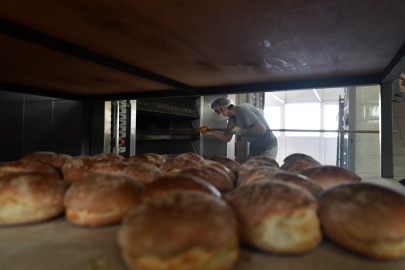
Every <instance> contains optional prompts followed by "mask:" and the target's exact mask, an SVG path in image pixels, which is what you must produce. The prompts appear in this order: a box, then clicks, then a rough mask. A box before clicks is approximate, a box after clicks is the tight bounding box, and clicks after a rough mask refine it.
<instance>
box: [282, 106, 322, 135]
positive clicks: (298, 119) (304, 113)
mask: <svg viewBox="0 0 405 270" xmlns="http://www.w3.org/2000/svg"><path fill="white" fill-rule="evenodd" d="M320 106H321V104H320V103H297V104H286V105H285V128H286V129H320V124H321V121H320V114H321V107H320ZM285 135H286V136H288V137H297V136H303V137H314V136H315V137H319V136H320V133H319V132H286V134H285Z"/></svg>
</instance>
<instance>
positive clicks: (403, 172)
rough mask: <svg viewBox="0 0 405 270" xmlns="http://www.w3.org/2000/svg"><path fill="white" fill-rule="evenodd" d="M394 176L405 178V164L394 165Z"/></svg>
mask: <svg viewBox="0 0 405 270" xmlns="http://www.w3.org/2000/svg"><path fill="white" fill-rule="evenodd" d="M394 178H395V179H404V178H405V167H404V166H394Z"/></svg>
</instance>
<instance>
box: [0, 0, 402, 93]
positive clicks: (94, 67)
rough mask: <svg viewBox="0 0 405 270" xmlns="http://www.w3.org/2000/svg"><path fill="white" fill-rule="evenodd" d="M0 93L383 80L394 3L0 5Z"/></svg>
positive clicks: (394, 60)
mask: <svg viewBox="0 0 405 270" xmlns="http://www.w3.org/2000/svg"><path fill="white" fill-rule="evenodd" d="M0 4H1V9H0V40H1V42H0V59H1V66H0V89H3V90H9V91H15V92H24V93H30V94H38V95H47V96H55V97H61V98H70V99H104V100H109V99H118V98H119V99H124V98H131V99H135V98H151V97H165V96H190V95H191V96H192V95H211V94H229V93H244V92H260V91H281V90H291V89H312V88H326V87H342V86H349V85H366V84H381V83H385V82H391V81H393V80H394V79H396V78H397V77H398V76H399V74H400V73H402V72H403V71H404V70H405V60H404V59H405V27H404V25H405V16H404V12H403V9H401V6H403V1H402V0H401V1H399V0H391V1H380V0H358V1H352V0H328V1H324V0H301V1H298V0H295V1H293V0H283V1H277V0H268V1H266V0H220V1H218V0H204V1H201V0H174V1H169V0H148V1H133V0H120V1H112V0H97V1H95V0H87V1H79V0H59V1H55V0H52V1H51V0H38V1H31V0H13V1H6V0H0Z"/></svg>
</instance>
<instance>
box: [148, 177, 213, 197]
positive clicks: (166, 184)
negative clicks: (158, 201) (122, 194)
mask: <svg viewBox="0 0 405 270" xmlns="http://www.w3.org/2000/svg"><path fill="white" fill-rule="evenodd" d="M172 191H198V192H204V193H207V194H210V195H213V196H215V197H221V193H219V191H218V190H217V189H216V188H215V187H214V186H213V185H211V184H210V183H208V182H205V181H203V180H201V179H199V178H195V177H191V176H188V175H169V176H165V177H162V178H159V179H157V180H155V181H154V182H152V183H151V184H149V185H147V186H146V188H145V189H144V190H143V192H142V195H141V199H142V201H143V200H147V199H150V198H152V197H155V196H157V195H161V194H164V193H167V192H172Z"/></svg>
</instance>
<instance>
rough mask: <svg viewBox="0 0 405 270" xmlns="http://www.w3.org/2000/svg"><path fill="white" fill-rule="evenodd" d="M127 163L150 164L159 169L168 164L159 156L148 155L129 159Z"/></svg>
mask: <svg viewBox="0 0 405 270" xmlns="http://www.w3.org/2000/svg"><path fill="white" fill-rule="evenodd" d="M126 161H127V163H139V162H142V163H149V164H151V165H153V166H155V167H157V168H160V167H162V165H163V164H164V163H165V162H166V159H165V158H164V157H162V156H161V155H158V154H154V153H146V154H141V155H136V156H133V157H129V158H127V159H126Z"/></svg>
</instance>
